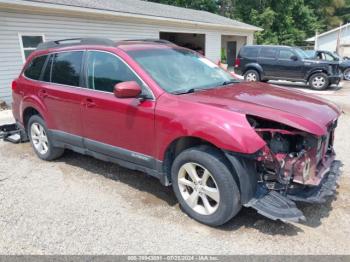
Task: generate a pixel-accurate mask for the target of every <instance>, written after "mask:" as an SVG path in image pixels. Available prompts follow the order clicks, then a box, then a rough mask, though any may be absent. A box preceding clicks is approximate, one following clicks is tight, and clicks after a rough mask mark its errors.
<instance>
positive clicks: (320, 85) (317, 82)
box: [309, 73, 329, 90]
mask: <svg viewBox="0 0 350 262" xmlns="http://www.w3.org/2000/svg"><path fill="white" fill-rule="evenodd" d="M309 83H310V86H311V88H312V89H315V90H324V89H326V88H327V87H328V86H329V79H328V76H327V75H326V74H325V73H316V74H313V75H312V76H311V77H310V80H309Z"/></svg>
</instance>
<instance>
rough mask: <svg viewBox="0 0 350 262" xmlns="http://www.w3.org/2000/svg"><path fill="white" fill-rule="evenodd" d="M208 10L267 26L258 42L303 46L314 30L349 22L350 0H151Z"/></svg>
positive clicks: (260, 33) (264, 27)
mask: <svg viewBox="0 0 350 262" xmlns="http://www.w3.org/2000/svg"><path fill="white" fill-rule="evenodd" d="M149 1H153V2H158V3H164V4H170V5H175V6H182V7H186V8H192V9H198V10H205V11H209V12H212V13H217V14H220V15H222V16H226V17H229V18H232V19H237V20H240V21H242V22H245V23H248V24H252V25H255V26H258V27H261V28H263V29H264V31H262V32H258V33H256V38H257V43H258V44H285V45H304V43H305V42H304V41H305V39H306V38H308V37H310V36H313V35H314V34H315V31H316V30H318V31H325V30H328V29H330V28H334V27H337V26H339V24H340V23H343V22H346V21H349V22H350V0H293V1H291V0H149Z"/></svg>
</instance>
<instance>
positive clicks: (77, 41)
mask: <svg viewBox="0 0 350 262" xmlns="http://www.w3.org/2000/svg"><path fill="white" fill-rule="evenodd" d="M74 45H104V46H115V42H114V41H112V40H110V39H108V38H70V39H62V40H56V41H49V42H44V43H41V44H39V45H38V47H37V48H36V49H37V50H44V49H48V48H54V47H65V46H74Z"/></svg>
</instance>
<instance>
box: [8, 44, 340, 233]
mask: <svg viewBox="0 0 350 262" xmlns="http://www.w3.org/2000/svg"><path fill="white" fill-rule="evenodd" d="M12 89H13V115H14V117H15V119H16V121H17V125H18V126H19V127H20V128H21V130H22V134H25V136H26V137H27V138H28V139H29V140H30V142H31V144H32V147H33V149H34V151H35V153H36V154H37V155H38V157H40V158H41V159H43V160H53V159H56V158H58V157H60V156H61V155H62V154H63V152H64V150H65V149H69V150H73V151H76V152H79V153H81V154H85V155H90V156H93V157H95V158H98V159H101V160H104V161H110V162H114V163H117V164H119V165H121V166H125V167H127V168H131V169H134V170H139V171H142V172H146V173H148V174H150V175H151V176H154V177H157V178H159V180H160V182H161V183H162V184H163V185H165V186H170V185H172V187H173V190H174V192H175V195H176V197H177V199H178V201H179V203H180V205H181V207H182V209H183V210H184V211H185V212H186V213H187V214H188V215H189V216H190V217H192V218H194V219H196V220H198V221H200V222H201V223H204V224H207V225H211V226H218V225H222V224H224V223H225V222H227V221H228V220H230V219H231V218H232V217H234V216H235V215H236V214H237V213H238V212H239V211H240V209H241V207H242V206H245V207H252V208H254V209H256V210H257V211H258V212H259V213H260V214H262V215H264V216H266V217H268V218H270V219H273V220H277V219H278V220H282V221H285V222H298V221H300V220H304V219H305V217H304V216H303V213H302V211H301V210H299V209H298V207H297V206H296V204H295V202H308V203H324V202H325V201H326V198H327V197H328V196H331V195H333V194H334V192H335V189H336V185H337V184H336V180H337V178H338V176H339V174H340V172H339V167H340V165H341V164H340V162H339V161H336V160H335V153H334V150H333V141H334V130H335V128H336V125H337V119H338V117H339V115H340V110H339V108H338V107H337V106H335V105H334V104H332V103H330V102H327V101H325V100H323V99H321V98H318V97H314V96H311V95H307V94H304V93H303V92H299V91H295V90H293V91H291V90H288V89H287V88H282V87H276V86H272V85H268V84H264V83H249V82H240V81H238V80H237V79H235V78H234V77H233V76H232V75H231V74H230V73H228V72H226V71H224V70H223V69H221V68H220V67H218V66H217V65H216V64H214V63H213V62H211V61H210V60H208V59H207V58H205V57H203V56H201V55H200V54H198V53H196V52H194V51H191V50H188V49H185V48H182V47H179V46H176V45H174V44H172V43H170V42H166V41H162V40H131V41H121V42H117V43H116V42H113V41H111V40H108V39H92V38H84V39H67V40H60V41H53V42H46V43H43V44H41V45H40V46H39V47H38V49H37V50H36V51H35V52H33V53H32V54H31V56H30V57H29V58H28V61H27V62H26V64H25V65H24V68H23V70H22V72H21V74H20V76H19V77H18V78H17V79H15V80H14V81H13V83H12Z"/></svg>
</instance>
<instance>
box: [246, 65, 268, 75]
mask: <svg viewBox="0 0 350 262" xmlns="http://www.w3.org/2000/svg"><path fill="white" fill-rule="evenodd" d="M250 69H254V70H257V71H258V72H259V73H260V75H261V76H264V70H263V68H262V66H261V65H259V64H258V63H248V64H246V65H245V66H244V70H243V74H245V72H247V71H248V70H250Z"/></svg>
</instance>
